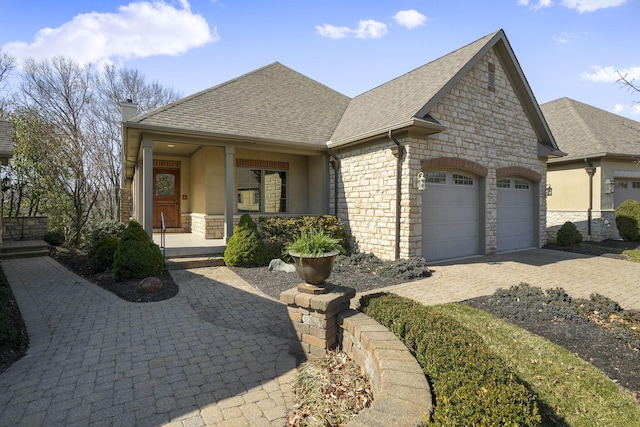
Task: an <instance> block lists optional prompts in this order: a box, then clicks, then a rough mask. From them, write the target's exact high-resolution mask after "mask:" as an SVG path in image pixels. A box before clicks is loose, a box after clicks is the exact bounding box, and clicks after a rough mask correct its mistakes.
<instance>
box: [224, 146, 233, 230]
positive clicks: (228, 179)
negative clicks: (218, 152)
mask: <svg viewBox="0 0 640 427" xmlns="http://www.w3.org/2000/svg"><path fill="white" fill-rule="evenodd" d="M233 154H234V148H233V147H224V223H225V229H224V237H225V240H226V241H229V238H230V237H231V235H233V198H234V194H235V188H234V187H235V186H234V185H233V175H234V174H233V171H234V167H233Z"/></svg>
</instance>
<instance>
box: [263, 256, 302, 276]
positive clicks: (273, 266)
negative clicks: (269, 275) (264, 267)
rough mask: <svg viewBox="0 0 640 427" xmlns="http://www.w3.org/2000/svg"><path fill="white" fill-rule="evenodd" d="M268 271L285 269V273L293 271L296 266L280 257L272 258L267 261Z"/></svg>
mask: <svg viewBox="0 0 640 427" xmlns="http://www.w3.org/2000/svg"><path fill="white" fill-rule="evenodd" d="M269 271H285V272H287V273H293V272H295V271H296V266H295V265H293V264H287V263H286V262H284V261H282V260H281V259H277V258H276V259H272V260H271V262H270V263H269Z"/></svg>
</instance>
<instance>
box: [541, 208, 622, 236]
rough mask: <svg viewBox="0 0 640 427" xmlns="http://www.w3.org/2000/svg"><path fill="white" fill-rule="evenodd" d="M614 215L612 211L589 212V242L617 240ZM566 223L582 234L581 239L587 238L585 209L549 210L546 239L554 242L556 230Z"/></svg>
mask: <svg viewBox="0 0 640 427" xmlns="http://www.w3.org/2000/svg"><path fill="white" fill-rule="evenodd" d="M615 217H616V213H615V211H613V210H604V211H595V210H594V211H591V240H595V241H601V240H606V239H618V238H620V236H619V235H618V229H617V228H616V219H615ZM567 221H571V222H572V223H573V224H574V225H575V226H576V228H577V229H578V231H579V232H580V233H582V239H583V240H587V239H588V238H587V236H588V214H587V211H586V209H585V210H580V211H573V210H549V211H548V212H547V238H548V239H552V240H555V238H556V234H558V230H559V229H560V227H561V226H562V224H564V223H565V222H567Z"/></svg>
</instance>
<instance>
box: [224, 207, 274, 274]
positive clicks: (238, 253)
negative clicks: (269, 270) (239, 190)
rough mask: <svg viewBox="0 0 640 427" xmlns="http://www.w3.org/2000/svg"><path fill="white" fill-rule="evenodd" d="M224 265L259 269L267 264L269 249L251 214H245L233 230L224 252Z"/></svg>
mask: <svg viewBox="0 0 640 427" xmlns="http://www.w3.org/2000/svg"><path fill="white" fill-rule="evenodd" d="M224 263H225V264H226V265H228V266H229V267H259V266H262V265H265V264H266V263H267V249H266V247H265V245H264V242H263V241H262V238H261V237H260V235H259V234H258V226H257V225H256V223H255V222H253V220H252V219H251V216H250V215H249V214H243V215H242V216H241V217H240V222H238V225H236V226H235V227H234V228H233V235H232V236H231V238H230V239H229V242H228V243H227V248H226V249H225V250H224Z"/></svg>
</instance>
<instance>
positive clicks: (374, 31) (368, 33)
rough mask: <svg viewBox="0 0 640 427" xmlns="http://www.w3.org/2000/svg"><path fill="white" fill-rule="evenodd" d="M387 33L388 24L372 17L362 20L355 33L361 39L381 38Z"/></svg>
mask: <svg viewBox="0 0 640 427" xmlns="http://www.w3.org/2000/svg"><path fill="white" fill-rule="evenodd" d="M385 34H387V24H383V23H382V22H378V21H374V20H372V19H367V20H365V21H360V24H359V25H358V29H357V30H355V35H356V37H357V38H359V39H379V38H380V37H382V36H384V35H385Z"/></svg>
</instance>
